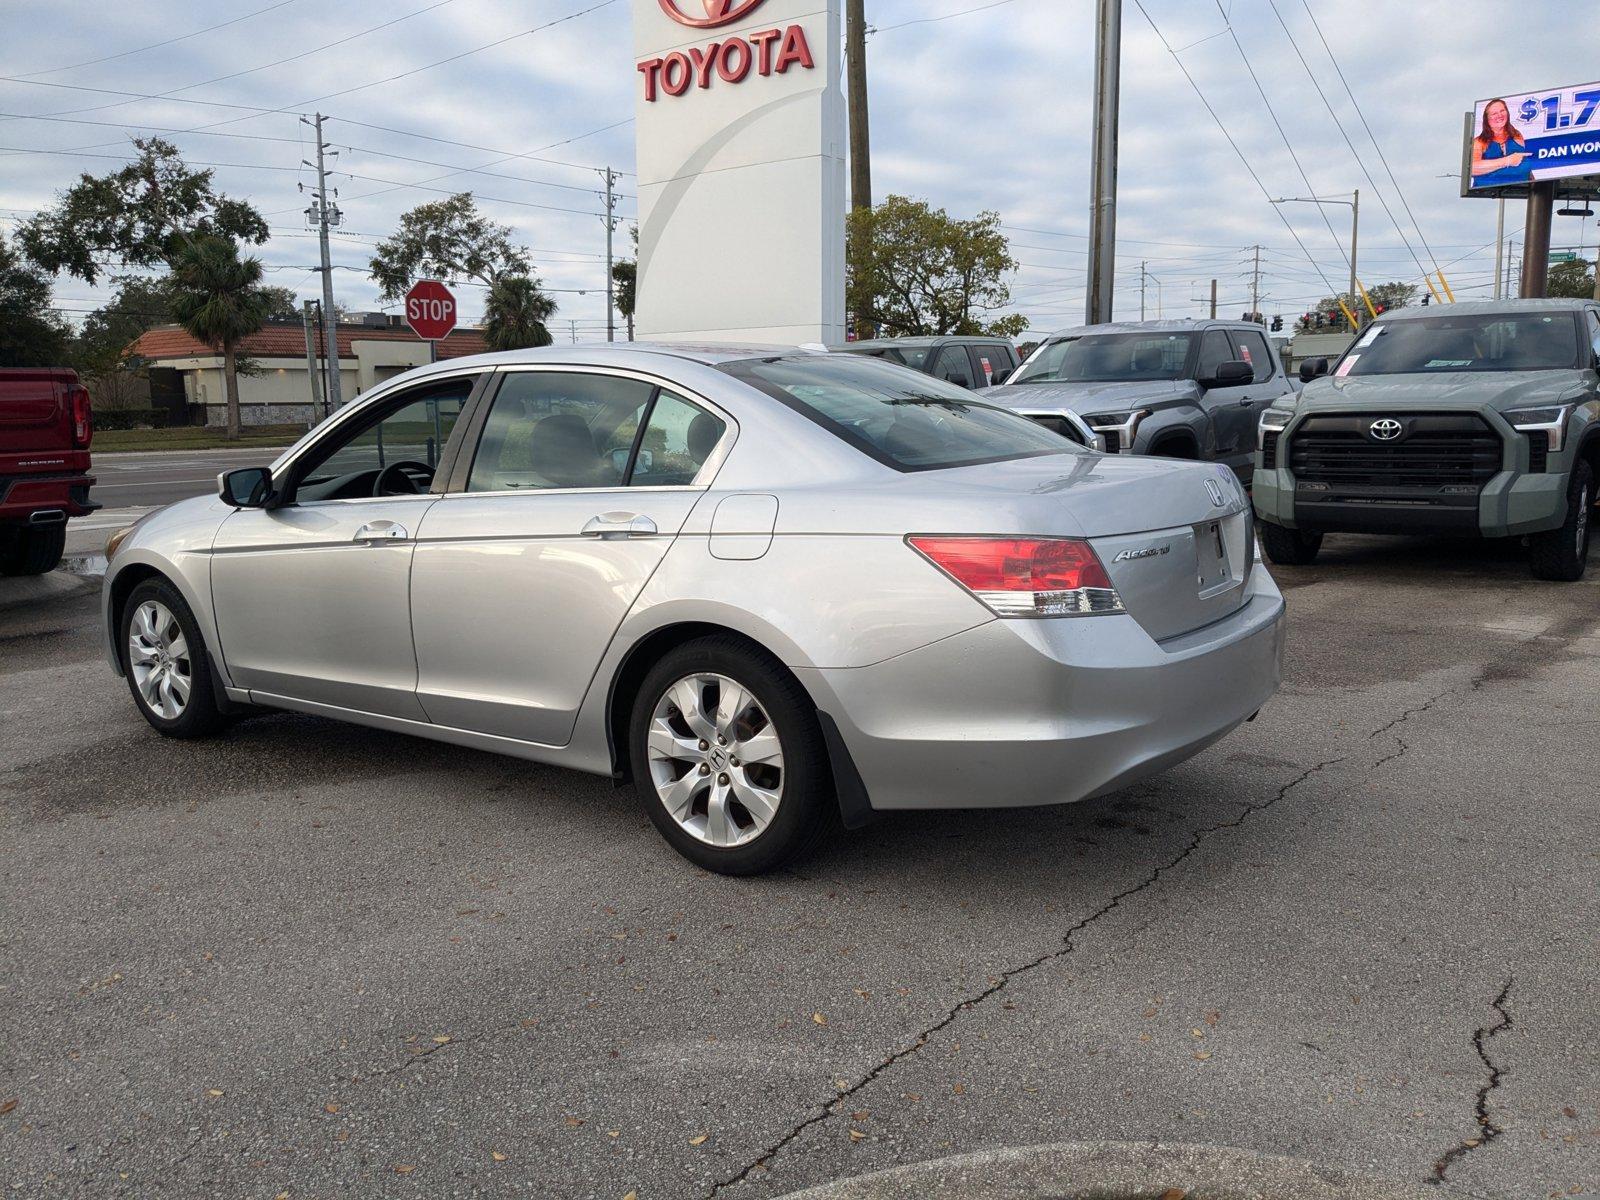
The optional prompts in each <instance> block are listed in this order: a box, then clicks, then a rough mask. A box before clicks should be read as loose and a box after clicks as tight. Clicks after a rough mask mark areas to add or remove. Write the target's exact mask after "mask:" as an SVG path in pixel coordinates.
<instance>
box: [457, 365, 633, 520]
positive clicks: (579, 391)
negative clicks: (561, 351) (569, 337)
mask: <svg viewBox="0 0 1600 1200" xmlns="http://www.w3.org/2000/svg"><path fill="white" fill-rule="evenodd" d="M654 391H655V388H654V387H653V386H652V385H651V384H648V383H645V382H643V381H641V380H637V379H627V378H623V377H621V376H616V375H597V374H589V373H587V372H581V373H580V372H570V373H569V372H563V371H516V372H512V373H510V374H508V375H507V376H506V377H505V379H504V380H503V381H502V382H501V384H500V389H499V391H498V392H496V393H495V397H494V404H493V407H491V408H490V410H489V416H488V419H487V420H486V421H485V422H484V426H483V432H482V434H481V435H480V436H479V438H478V447H477V452H476V454H474V456H473V459H472V470H471V472H470V473H469V474H468V476H467V491H469V492H510V491H521V490H525V489H526V490H530V491H538V490H542V489H549V488H612V487H621V486H622V484H623V482H624V481H625V479H626V478H627V470H628V461H629V458H630V456H631V455H632V453H633V446H634V442H635V441H636V440H637V437H638V432H639V422H640V420H642V419H643V417H644V412H645V409H646V407H647V406H648V405H649V403H650V397H651V395H652V394H653V393H654Z"/></svg>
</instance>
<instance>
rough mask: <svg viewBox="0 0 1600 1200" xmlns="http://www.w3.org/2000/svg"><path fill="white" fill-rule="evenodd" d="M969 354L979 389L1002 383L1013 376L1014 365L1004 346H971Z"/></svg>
mask: <svg viewBox="0 0 1600 1200" xmlns="http://www.w3.org/2000/svg"><path fill="white" fill-rule="evenodd" d="M967 352H968V353H969V354H970V355H971V356H972V373H973V377H974V378H975V379H976V380H977V381H978V386H979V387H985V386H987V385H988V384H991V383H1001V382H1003V381H1004V380H1005V377H1006V376H1007V375H1009V374H1011V367H1012V363H1011V359H1010V358H1008V357H1007V356H1006V349H1005V347H1004V346H970V347H968V350H967Z"/></svg>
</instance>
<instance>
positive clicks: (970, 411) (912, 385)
mask: <svg viewBox="0 0 1600 1200" xmlns="http://www.w3.org/2000/svg"><path fill="white" fill-rule="evenodd" d="M719 369H720V370H722V371H724V372H726V373H727V374H729V375H732V376H733V377H734V378H735V379H738V380H741V381H743V382H745V383H748V384H749V385H750V386H751V387H754V388H758V389H759V390H761V391H763V392H765V393H766V394H767V395H769V396H771V397H772V398H773V399H775V400H779V401H781V402H782V403H784V404H786V405H788V406H789V407H790V408H792V409H794V410H795V411H796V412H798V413H801V414H802V415H804V416H806V417H808V418H810V419H811V420H812V421H815V422H816V423H817V424H818V425H820V426H822V427H823V428H824V429H826V430H827V431H828V432H829V433H832V434H833V435H834V436H836V437H838V438H840V439H841V440H843V441H846V442H849V443H850V444H851V445H852V446H854V447H855V448H856V449H857V450H860V451H861V452H862V453H863V454H866V455H868V456H869V457H871V458H875V459H877V461H879V462H880V463H883V464H884V465H885V466H888V467H893V468H894V469H895V470H897V471H932V470H938V469H940V468H942V467H967V466H975V465H977V464H978V463H989V462H1001V461H1003V460H1005V459H1012V458H1032V457H1034V456H1035V455H1043V454H1081V453H1083V448H1082V447H1081V446H1079V445H1077V444H1076V443H1075V442H1069V441H1068V440H1067V439H1066V438H1064V437H1061V436H1060V435H1058V434H1055V433H1052V432H1051V431H1050V430H1048V429H1046V428H1044V427H1043V426H1041V425H1036V424H1035V423H1034V422H1032V421H1030V420H1028V418H1027V417H1019V416H1018V415H1017V414H1016V413H1014V412H1011V411H1010V410H1008V409H1003V408H995V407H994V406H992V405H988V404H985V403H983V402H982V401H981V400H979V399H978V398H977V397H976V396H974V395H973V394H972V393H971V392H969V391H967V390H966V389H964V388H959V387H956V386H955V385H954V384H950V383H944V382H942V381H940V380H937V379H933V378H930V377H929V376H927V375H922V374H919V373H918V372H915V371H909V370H907V369H906V368H905V367H897V366H892V365H890V364H889V363H886V362H883V361H882V360H880V359H875V358H864V357H861V356H859V355H853V354H816V355H801V356H795V357H784V358H762V359H750V360H746V361H742V362H730V363H725V364H723V365H722V366H721V367H720V368H719Z"/></svg>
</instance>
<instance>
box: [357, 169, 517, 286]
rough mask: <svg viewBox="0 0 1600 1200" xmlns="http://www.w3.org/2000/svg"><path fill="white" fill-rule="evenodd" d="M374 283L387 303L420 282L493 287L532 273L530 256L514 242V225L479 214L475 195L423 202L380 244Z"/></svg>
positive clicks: (373, 264)
mask: <svg viewBox="0 0 1600 1200" xmlns="http://www.w3.org/2000/svg"><path fill="white" fill-rule="evenodd" d="M371 266H372V279H373V282H375V283H376V284H377V285H378V287H379V289H380V290H381V292H382V293H383V298H384V299H385V300H398V299H400V297H401V296H403V295H405V294H406V292H407V291H408V290H409V289H410V287H411V285H412V284H413V283H415V282H416V281H417V280H419V279H445V280H449V279H475V280H477V281H478V282H479V283H483V284H490V285H492V284H493V283H494V282H495V280H497V279H499V278H501V277H502V276H512V275H523V276H528V275H531V273H532V270H533V263H532V262H531V261H530V260H529V258H528V252H527V250H525V249H524V248H523V247H521V246H518V245H516V244H515V243H514V242H512V240H511V227H510V226H509V225H498V224H496V223H495V222H493V221H491V220H489V219H488V218H487V217H485V216H484V215H483V214H482V213H480V212H479V211H478V206H477V203H476V202H475V201H474V200H473V199H472V193H471V192H461V193H458V194H457V195H454V196H451V197H449V198H448V199H445V200H434V201H431V202H430V203H427V204H419V205H417V207H416V208H413V209H412V210H411V211H410V212H408V213H406V214H405V215H404V216H403V217H401V218H400V228H399V229H397V230H396V231H395V233H394V235H393V236H392V237H389V238H386V239H384V240H383V241H382V242H380V243H378V249H377V252H376V253H375V254H373V256H372V264H371Z"/></svg>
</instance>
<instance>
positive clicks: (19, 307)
mask: <svg viewBox="0 0 1600 1200" xmlns="http://www.w3.org/2000/svg"><path fill="white" fill-rule="evenodd" d="M70 336H71V331H70V330H69V329H68V328H67V323H66V322H65V321H64V320H62V318H61V315H60V314H59V313H57V312H56V311H55V309H53V308H51V307H50V278H49V276H48V275H46V274H45V273H44V272H43V271H40V270H39V269H38V268H36V267H33V266H32V265H30V264H29V263H27V262H24V261H23V259H22V256H21V255H20V254H18V253H17V251H16V250H15V249H14V248H13V247H12V246H10V245H9V244H8V243H7V242H6V240H5V236H4V235H3V234H0V367H60V366H65V365H66V361H67V346H68V341H69V338H70Z"/></svg>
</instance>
